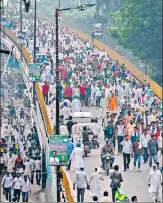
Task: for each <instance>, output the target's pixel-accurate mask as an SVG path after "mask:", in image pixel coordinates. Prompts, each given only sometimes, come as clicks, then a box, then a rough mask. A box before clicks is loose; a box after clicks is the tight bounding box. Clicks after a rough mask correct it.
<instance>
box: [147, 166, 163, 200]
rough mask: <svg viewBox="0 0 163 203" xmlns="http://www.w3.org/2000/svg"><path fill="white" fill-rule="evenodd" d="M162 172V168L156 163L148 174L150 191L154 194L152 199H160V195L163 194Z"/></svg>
mask: <svg viewBox="0 0 163 203" xmlns="http://www.w3.org/2000/svg"><path fill="white" fill-rule="evenodd" d="M161 183H162V174H161V172H160V170H158V169H157V165H156V164H154V165H153V167H152V169H151V170H150V172H149V176H148V186H149V190H148V192H149V193H151V194H152V199H153V201H154V202H158V201H159V195H160V193H161V194H162V189H161V188H162V187H161Z"/></svg>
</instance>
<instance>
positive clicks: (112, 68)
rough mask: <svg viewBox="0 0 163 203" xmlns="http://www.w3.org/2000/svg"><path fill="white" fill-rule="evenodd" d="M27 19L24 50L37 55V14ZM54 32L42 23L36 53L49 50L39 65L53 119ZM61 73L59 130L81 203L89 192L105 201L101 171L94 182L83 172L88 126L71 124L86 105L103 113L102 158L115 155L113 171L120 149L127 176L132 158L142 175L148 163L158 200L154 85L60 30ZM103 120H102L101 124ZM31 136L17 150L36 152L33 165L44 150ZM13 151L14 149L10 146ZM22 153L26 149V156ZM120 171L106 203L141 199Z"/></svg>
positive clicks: (158, 121)
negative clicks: (65, 137) (128, 189)
mask: <svg viewBox="0 0 163 203" xmlns="http://www.w3.org/2000/svg"><path fill="white" fill-rule="evenodd" d="M11 14H12V15H11ZM6 16H7V17H8V20H7V22H8V24H7V25H6V26H7V27H8V28H10V29H11V30H12V32H13V33H14V34H17V31H18V30H19V26H20V21H19V14H18V13H16V11H15V9H9V10H6ZM11 16H12V17H11ZM23 18H24V20H23V29H24V30H26V39H27V43H26V45H25V46H26V47H27V49H28V50H29V52H30V53H31V56H32V54H33V36H31V30H32V29H31V25H32V24H30V23H29V21H30V19H31V22H32V14H25V15H24V16H23ZM54 33H55V26H54V25H53V24H52V23H50V22H49V21H48V20H46V19H38V20H37V37H36V39H37V49H39V48H44V49H47V51H46V55H45V54H42V55H41V56H40V58H37V62H38V63H40V64H41V67H42V69H41V81H40V82H41V88H42V94H43V97H44V100H45V104H46V105H47V108H49V109H50V112H51V115H50V116H51V117H54V113H55V102H56V100H55V99H56V98H55V93H56V92H55V88H56V83H55V71H56V68H55V51H54V47H55V43H56V42H55V40H56V39H55V34H54ZM45 47H46V48H45ZM59 71H60V86H59V99H60V106H61V111H60V114H61V116H60V131H63V132H62V133H61V132H60V133H61V134H63V133H64V134H69V138H70V143H69V151H68V153H69V165H68V169H70V167H71V162H72V165H73V167H74V168H75V169H76V181H75V183H74V189H75V185H76V187H77V201H78V202H83V201H84V192H85V189H86V188H87V189H90V191H91V196H92V199H93V201H100V200H99V196H100V189H101V183H100V181H102V180H103V177H102V175H101V174H100V172H99V171H98V170H97V168H96V169H95V173H94V174H92V176H91V177H90V180H88V177H87V174H86V172H84V161H83V155H84V152H83V143H82V141H81V138H80V130H82V136H83V138H82V140H83V139H85V140H87V139H88V137H89V135H88V134H87V131H86V129H85V128H83V129H80V127H79V125H78V123H77V122H74V121H72V113H74V112H80V111H81V110H82V108H83V106H84V107H90V108H96V109H98V111H99V114H100V119H92V121H91V124H90V126H89V129H90V130H91V131H92V132H93V134H94V135H97V136H98V137H99V136H100V132H101V127H102V126H103V128H104V139H105V140H106V143H105V145H104V146H103V147H102V150H101V154H99V156H101V159H102V160H103V158H102V157H103V155H105V154H106V153H110V154H111V155H112V157H113V162H112V165H111V167H113V166H114V158H115V150H116V149H117V151H118V154H117V156H121V155H122V158H123V163H124V164H123V165H124V172H127V170H128V169H129V168H130V165H131V164H130V160H131V157H133V162H134V163H133V165H134V170H136V168H137V169H138V171H139V172H141V170H143V167H142V165H143V163H142V158H143V161H144V164H147V163H149V169H150V172H149V192H150V193H152V199H153V200H154V201H159V200H160V196H159V195H160V194H159V193H160V190H161V184H162V175H161V173H162V166H159V162H160V160H161V158H162V151H163V150H162V137H163V132H162V127H163V119H162V101H161V100H160V99H159V98H158V97H157V95H155V94H154V92H153V91H152V89H151V88H150V84H148V83H147V82H146V81H144V82H143V83H140V82H139V81H138V80H136V79H135V78H134V77H133V76H132V75H131V73H130V72H129V71H128V70H127V69H126V67H125V64H119V62H118V61H117V60H114V59H113V58H111V57H110V56H109V54H108V53H107V52H106V51H105V50H102V51H100V50H98V49H97V48H96V47H94V45H93V44H92V43H90V42H88V41H84V40H83V39H80V38H79V37H78V36H76V35H75V34H73V33H69V32H68V30H67V29H65V28H61V29H60V30H59ZM100 121H102V122H101V123H100ZM15 129H16V130H15V131H16V132H15V135H14V136H13V139H16V137H15V136H16V134H18V132H19V131H18V130H17V127H15ZM35 130H36V129H35ZM35 130H34V132H35ZM13 132H14V131H13ZM31 136H33V132H31V133H30V136H24V137H25V138H24V137H20V139H18V138H17V139H16V141H15V142H17V141H19V143H18V144H19V146H23V145H24V143H26V144H25V150H24V146H23V149H21V148H19V150H17V151H20V154H19V156H21V159H23V161H24V159H25V157H26V153H25V152H26V151H27V152H31V150H29V149H30V148H31V147H32V149H35V150H34V152H35V151H37V153H36V155H34V154H32V155H27V157H30V160H32V161H33V160H35V159H36V157H38V156H39V152H38V151H39V147H38V145H37V143H35V144H32V143H31V140H32V139H31ZM4 141H5V140H4ZM88 141H89V140H88ZM20 143H21V144H20ZM29 143H31V145H30V144H29ZM15 144H17V143H15ZM8 146H9V145H8ZM8 151H11V150H10V148H9V149H8ZM21 151H23V152H24V151H25V152H24V154H22V152H21ZM18 159H19V158H18ZM30 160H29V159H28V158H27V162H25V163H26V164H25V163H24V162H23V163H24V164H22V166H24V165H27V168H28V165H29V163H30ZM35 162H36V160H35ZM102 164H103V163H101V165H102ZM18 165H19V164H18ZM16 166H17V164H16ZM101 167H103V166H101ZM33 170H34V169H33ZM33 170H31V171H30V172H29V174H27V175H28V176H29V175H30V180H32V179H31V177H33V176H32V175H33ZM118 171H119V166H117V165H115V166H114V172H113V174H112V175H111V176H110V179H111V184H110V187H111V190H112V198H111V199H110V198H109V197H108V192H107V191H105V192H104V197H103V198H102V200H101V202H112V201H113V202H115V201H121V202H125V201H130V200H131V201H132V202H134V201H137V197H136V196H134V197H132V198H131V199H130V200H129V198H128V196H127V195H125V194H124V193H123V192H122V191H120V187H121V182H124V184H125V180H124V181H123V178H122V174H121V173H120V172H118ZM5 177H6V176H5ZM17 179H19V177H17ZM17 179H16V180H17ZM94 182H96V184H95V183H94ZM13 183H14V179H13ZM7 191H8V190H7ZM6 194H8V192H6ZM16 194H17V192H16ZM6 198H7V196H6ZM138 198H139V197H138Z"/></svg>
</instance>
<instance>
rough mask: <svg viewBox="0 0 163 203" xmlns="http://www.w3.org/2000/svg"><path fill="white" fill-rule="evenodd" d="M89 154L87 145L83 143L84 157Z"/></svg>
mask: <svg viewBox="0 0 163 203" xmlns="http://www.w3.org/2000/svg"><path fill="white" fill-rule="evenodd" d="M89 153H90V149H89V143H88V142H85V143H84V156H85V157H87V156H88V154H89Z"/></svg>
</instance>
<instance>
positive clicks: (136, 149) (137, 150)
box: [133, 137, 142, 172]
mask: <svg viewBox="0 0 163 203" xmlns="http://www.w3.org/2000/svg"><path fill="white" fill-rule="evenodd" d="M141 151H142V147H141V143H140V137H137V138H136V142H134V143H133V153H134V169H135V168H136V162H137V161H138V171H139V172H141V169H140V167H141Z"/></svg>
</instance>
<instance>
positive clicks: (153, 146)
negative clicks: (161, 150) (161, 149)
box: [147, 134, 158, 168]
mask: <svg viewBox="0 0 163 203" xmlns="http://www.w3.org/2000/svg"><path fill="white" fill-rule="evenodd" d="M147 147H148V154H149V156H150V157H149V167H150V168H151V167H152V159H153V160H154V163H155V164H156V163H157V153H158V142H157V141H156V140H155V138H154V135H153V134H152V135H151V139H150V140H149V141H148V144H147Z"/></svg>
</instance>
